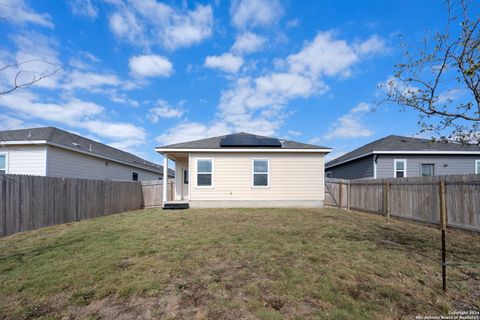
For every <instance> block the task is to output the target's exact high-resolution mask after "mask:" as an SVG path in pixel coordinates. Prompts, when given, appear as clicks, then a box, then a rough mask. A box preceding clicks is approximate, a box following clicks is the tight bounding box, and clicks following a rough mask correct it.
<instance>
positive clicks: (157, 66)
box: [128, 55, 173, 78]
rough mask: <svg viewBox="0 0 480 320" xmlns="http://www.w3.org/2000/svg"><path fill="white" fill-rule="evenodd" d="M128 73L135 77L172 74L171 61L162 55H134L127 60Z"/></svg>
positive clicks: (167, 75)
mask: <svg viewBox="0 0 480 320" xmlns="http://www.w3.org/2000/svg"><path fill="white" fill-rule="evenodd" d="M128 66H129V67H130V73H131V74H132V75H133V76H135V77H140V78H143V77H169V76H171V75H172V74H173V65H172V63H171V62H170V61H169V60H168V59H167V58H166V57H163V56H159V55H144V56H134V57H131V58H130V60H129V61H128Z"/></svg>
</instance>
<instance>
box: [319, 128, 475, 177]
mask: <svg viewBox="0 0 480 320" xmlns="http://www.w3.org/2000/svg"><path fill="white" fill-rule="evenodd" d="M473 173H476V174H480V146H476V145H462V144H459V143H451V142H450V143H446V142H432V141H431V140H425V139H418V138H409V137H402V136H395V135H391V136H388V137H385V138H382V139H379V140H376V141H374V142H371V143H369V144H366V145H364V146H362V147H360V148H358V149H355V150H353V151H352V152H349V153H347V154H344V155H343V156H341V157H338V158H336V159H334V160H331V161H329V162H327V163H326V164H325V175H326V177H331V178H339V179H361V178H375V179H377V178H378V179H382V178H392V177H419V176H436V175H451V174H473Z"/></svg>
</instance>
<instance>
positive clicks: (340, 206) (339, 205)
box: [338, 182, 343, 209]
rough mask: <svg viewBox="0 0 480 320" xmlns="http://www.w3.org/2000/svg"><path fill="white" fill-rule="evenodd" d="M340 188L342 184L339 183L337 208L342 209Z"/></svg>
mask: <svg viewBox="0 0 480 320" xmlns="http://www.w3.org/2000/svg"><path fill="white" fill-rule="evenodd" d="M342 186H343V183H341V182H339V183H338V208H339V209H342V189H343V188H342Z"/></svg>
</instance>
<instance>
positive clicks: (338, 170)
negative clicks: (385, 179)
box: [325, 156, 374, 179]
mask: <svg viewBox="0 0 480 320" xmlns="http://www.w3.org/2000/svg"><path fill="white" fill-rule="evenodd" d="M325 172H331V173H332V176H331V177H332V178H337V179H363V178H373V176H374V169H373V156H366V157H363V158H360V159H356V160H353V161H351V162H347V163H344V164H341V165H339V166H336V167H333V168H328V169H325Z"/></svg>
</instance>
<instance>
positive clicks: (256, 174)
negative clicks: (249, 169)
mask: <svg viewBox="0 0 480 320" xmlns="http://www.w3.org/2000/svg"><path fill="white" fill-rule="evenodd" d="M253 186H254V187H268V160H260V159H255V160H253Z"/></svg>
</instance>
